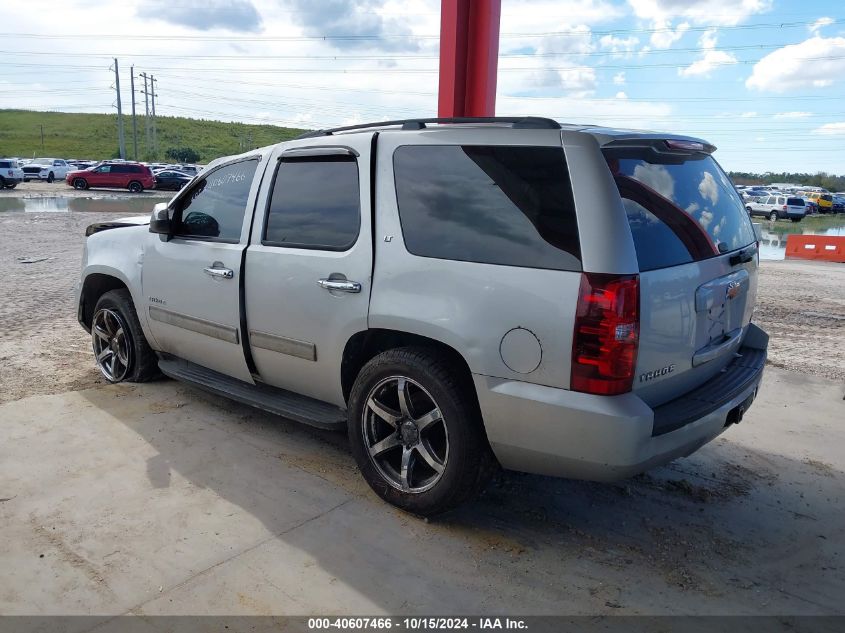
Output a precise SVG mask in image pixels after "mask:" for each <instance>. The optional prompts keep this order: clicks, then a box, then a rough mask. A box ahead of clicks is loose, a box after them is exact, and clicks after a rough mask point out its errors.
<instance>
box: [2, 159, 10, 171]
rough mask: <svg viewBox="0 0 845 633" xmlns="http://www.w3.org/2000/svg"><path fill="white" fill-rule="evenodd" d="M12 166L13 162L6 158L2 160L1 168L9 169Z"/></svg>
mask: <svg viewBox="0 0 845 633" xmlns="http://www.w3.org/2000/svg"><path fill="white" fill-rule="evenodd" d="M11 166H12V163H10V162H9V161H6V160H0V169H7V168H9V167H11Z"/></svg>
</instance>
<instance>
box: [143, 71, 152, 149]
mask: <svg viewBox="0 0 845 633" xmlns="http://www.w3.org/2000/svg"><path fill="white" fill-rule="evenodd" d="M141 77H143V78H144V108H145V109H146V114H145V116H144V131H145V132H146V138H147V144H146V148H147V153H150V151H151V150H152V145H151V143H150V91H149V90H148V89H147V73H141Z"/></svg>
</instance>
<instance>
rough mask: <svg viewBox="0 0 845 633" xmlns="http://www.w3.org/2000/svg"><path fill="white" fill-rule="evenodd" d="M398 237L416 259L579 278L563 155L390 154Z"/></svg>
mask: <svg viewBox="0 0 845 633" xmlns="http://www.w3.org/2000/svg"><path fill="white" fill-rule="evenodd" d="M393 167H394V172H395V179H396V196H397V200H398V203H399V218H400V221H401V223H402V235H403V237H404V240H405V246H406V248H407V249H408V251H409V252H411V253H413V254H414V255H419V256H422V257H433V258H438V259H450V260H458V261H468V262H479V263H486V264H501V265H505V266H519V267H527V268H546V269H553V270H580V269H581V249H580V244H579V239H578V226H577V222H576V219H575V205H574V202H573V198H572V189H571V186H570V183H569V173H568V171H567V169H566V159H565V157H564V153H563V149H562V148H561V147H528V146H525V147H523V146H475V145H463V146H461V145H408V146H403V147H399V148H398V149H397V150H396V151H395V153H394V154H393Z"/></svg>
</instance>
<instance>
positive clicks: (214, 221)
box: [174, 160, 258, 242]
mask: <svg viewBox="0 0 845 633" xmlns="http://www.w3.org/2000/svg"><path fill="white" fill-rule="evenodd" d="M257 167H258V161H257V160H246V161H241V162H239V163H233V164H231V165H226V166H225V167H221V168H219V169H216V170H214V171H213V172H211V173H210V174H208V176H206V177H205V178H203V179H202V180H200V181H199V182H198V183H197V184H196V186H194V187H192V188H191V190H190V191H188V192H187V193H186V195H184V196H183V197H182V198H181V199H180V200H179V201H178V202H177V206H176V213H175V214H174V221H175V223H176V229H175V232H174V234H175V235H178V236H181V237H194V238H211V239H213V240H220V241H226V242H237V241H239V240H240V238H241V227H242V226H243V221H244V213H245V212H246V203H247V199H248V198H249V189H250V187H251V186H252V178H253V176H254V175H255V169H256V168H257Z"/></svg>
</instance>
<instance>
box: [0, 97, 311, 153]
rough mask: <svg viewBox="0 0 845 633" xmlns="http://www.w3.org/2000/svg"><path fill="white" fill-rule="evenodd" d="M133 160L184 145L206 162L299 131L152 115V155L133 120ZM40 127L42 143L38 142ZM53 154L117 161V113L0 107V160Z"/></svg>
mask: <svg viewBox="0 0 845 633" xmlns="http://www.w3.org/2000/svg"><path fill="white" fill-rule="evenodd" d="M123 118H124V123H123V124H124V129H125V135H126V154H127V156H126V157H127V158H129V159H131V158H133V145H132V117H131V116H126V115H124V117H123ZM137 121H138V159H139V160H147V161H152V160H165V156H164V153H165V152H166V151H167V150H168V149H169V148H171V147H190V148H191V149H193V150H195V151H197V152H198V153H199V155H200V161H201V162H203V163H206V162H208V161H210V160H212V159H214V158H217V157H218V156H226V155H228V154H238V153H240V152H243V151H246V150H247V149H249V148H250V147H262V146H264V145H270V144H272V143H278V142H280V141H284V140H286V139H289V138H293V137H294V136H296V135H298V134H300V133H302V130H296V129H291V128H284V127H277V126H275V125H249V124H245V123H224V122H223V121H206V120H203V119H186V118H183V117H166V116H159V117H158V126H157V127H158V153H157V154H153V152H152V148H148V147H147V144H146V140H145V139H146V137H145V133H144V118H143V116H141V117H138V119H137ZM41 126H43V129H44V145H43V147H42V144H41ZM33 155H36V156H56V157H61V158H91V159H106V158H117V157H118V141H117V115H116V114H84V113H69V112H34V111H31V110H2V109H0V156H20V157H23V158H31V157H32V156H33Z"/></svg>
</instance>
